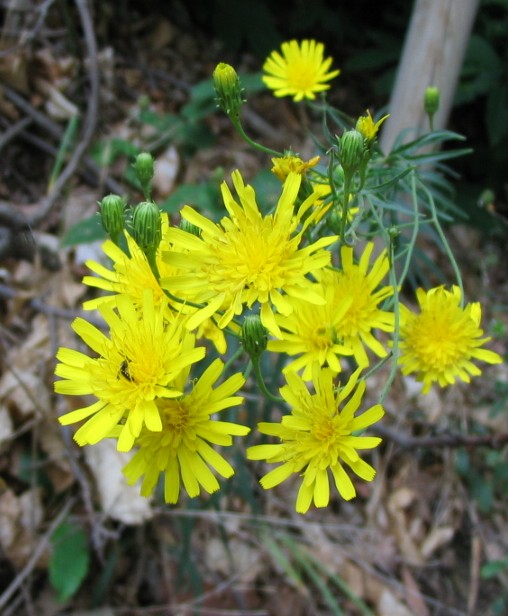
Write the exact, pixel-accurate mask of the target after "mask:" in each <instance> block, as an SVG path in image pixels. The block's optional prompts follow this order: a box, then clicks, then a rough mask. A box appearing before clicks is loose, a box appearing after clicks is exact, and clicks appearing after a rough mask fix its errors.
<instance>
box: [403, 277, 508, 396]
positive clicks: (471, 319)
mask: <svg viewBox="0 0 508 616" xmlns="http://www.w3.org/2000/svg"><path fill="white" fill-rule="evenodd" d="M416 297H417V299H418V304H419V306H420V313H419V314H415V313H413V312H411V311H410V310H409V309H408V308H406V306H404V305H401V307H400V318H401V327H400V343H399V351H400V356H399V362H400V366H401V370H402V373H403V374H411V373H415V375H416V379H417V380H418V381H421V382H423V390H422V391H423V393H427V392H428V391H429V389H430V387H431V385H432V383H435V382H437V383H439V385H440V386H441V387H445V386H447V385H452V384H453V383H455V381H456V379H457V378H459V379H461V380H462V381H464V382H466V383H469V382H470V380H471V379H470V377H471V376H478V375H480V374H481V370H480V369H479V368H478V367H477V366H476V365H475V364H473V362H472V360H474V359H477V360H481V361H484V362H487V363H488V364H499V363H501V362H502V361H503V359H502V357H501V356H500V355H498V354H497V353H495V352H494V351H489V350H487V349H482V348H480V347H482V346H483V345H484V344H485V343H486V342H489V340H490V338H484V337H482V336H483V330H482V329H480V322H481V315H482V312H481V306H480V303H479V302H473V303H471V304H467V306H465V307H462V306H461V300H462V296H461V291H460V289H459V287H457V286H452V289H451V291H447V290H446V289H445V288H444V287H443V286H439V287H435V288H433V289H430V291H424V290H423V289H418V290H417V292H416Z"/></svg>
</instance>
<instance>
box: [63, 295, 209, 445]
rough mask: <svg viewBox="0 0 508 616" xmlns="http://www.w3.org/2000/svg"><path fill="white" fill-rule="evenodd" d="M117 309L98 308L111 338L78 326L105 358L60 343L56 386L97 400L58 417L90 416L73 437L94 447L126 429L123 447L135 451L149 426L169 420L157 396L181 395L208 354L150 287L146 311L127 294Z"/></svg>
mask: <svg viewBox="0 0 508 616" xmlns="http://www.w3.org/2000/svg"><path fill="white" fill-rule="evenodd" d="M116 304H117V306H116V307H117V310H114V309H113V308H112V307H111V306H110V305H109V304H102V305H100V306H99V311H100V313H101V315H102V316H103V318H104V320H105V321H106V323H107V324H108V325H109V328H110V337H109V338H108V337H107V336H105V335H104V334H103V333H102V332H101V331H100V330H99V329H97V328H96V327H94V326H93V325H91V324H90V323H89V322H88V321H85V320H84V319H82V318H79V317H78V318H77V319H75V321H74V323H73V325H72V327H73V329H74V331H75V332H76V333H77V334H78V336H80V337H81V338H82V339H83V340H84V342H86V344H88V346H89V347H90V348H91V349H92V350H93V351H95V352H96V353H97V355H98V357H96V358H91V357H88V355H85V354H84V353H81V352H80V351H75V350H73V349H68V348H60V349H59V350H58V353H57V356H56V357H57V359H58V360H59V362H60V363H59V364H57V366H56V368H55V374H56V375H57V376H59V377H62V380H61V381H56V383H55V391H56V392H57V393H60V394H67V395H73V396H82V395H88V394H92V395H93V396H95V397H96V398H97V402H94V403H93V404H92V405H91V406H88V407H85V408H81V409H78V410H75V411H71V412H70V413H67V414H65V415H63V416H62V417H60V418H59V421H60V423H61V424H63V425H69V424H73V423H76V422H79V421H81V420H83V419H87V418H88V419H87V421H86V422H85V424H84V425H82V426H81V427H80V428H79V429H78V430H77V432H76V434H75V435H74V439H75V440H76V442H77V443H78V444H79V445H92V444H94V443H98V442H99V441H100V440H102V439H103V438H106V437H108V436H110V433H111V430H112V429H113V428H114V427H115V426H117V424H119V422H120V421H124V423H123V424H122V426H121V428H120V430H119V440H118V450H119V451H129V450H130V449H131V448H132V445H133V443H134V439H135V438H136V437H137V436H138V435H139V433H140V431H141V428H142V426H143V425H144V426H146V428H147V429H148V430H152V431H154V432H160V431H161V430H162V423H161V418H160V412H159V409H158V407H157V403H156V400H157V399H158V398H164V399H165V398H175V397H178V396H180V395H182V392H181V391H180V390H179V389H178V388H177V387H176V386H175V381H176V379H177V378H178V376H179V374H180V372H181V371H182V370H184V369H186V368H188V366H190V365H191V364H193V363H194V362H197V361H199V360H200V359H202V358H203V357H204V355H205V349H204V348H202V347H199V348H194V336H193V335H192V334H190V333H188V331H187V330H186V329H185V328H184V326H183V320H182V319H180V320H174V321H173V322H172V323H171V324H169V325H168V324H167V321H166V320H165V319H164V306H163V305H159V306H157V305H156V304H155V302H154V299H153V294H152V292H151V291H150V290H147V291H146V292H145V293H144V295H143V301H142V304H141V307H140V309H138V307H137V306H136V304H135V303H134V302H133V301H132V300H131V299H129V298H128V297H127V296H125V295H119V296H118V297H117V299H116Z"/></svg>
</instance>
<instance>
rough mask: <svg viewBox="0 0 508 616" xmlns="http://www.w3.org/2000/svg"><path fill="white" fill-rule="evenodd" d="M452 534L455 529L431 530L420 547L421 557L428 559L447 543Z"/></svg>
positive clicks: (446, 527) (443, 527) (448, 527)
mask: <svg viewBox="0 0 508 616" xmlns="http://www.w3.org/2000/svg"><path fill="white" fill-rule="evenodd" d="M454 534H455V529H454V528H452V527H451V526H441V527H437V528H433V529H432V530H431V531H430V533H429V534H428V535H427V537H426V538H425V539H424V541H423V542H422V544H421V546H420V550H421V553H422V556H423V557H424V558H425V559H426V560H427V559H429V558H430V557H431V556H432V555H433V554H434V552H435V551H436V550H438V549H439V548H441V547H443V545H446V544H447V543H449V542H450V541H451V540H452V538H453V535H454Z"/></svg>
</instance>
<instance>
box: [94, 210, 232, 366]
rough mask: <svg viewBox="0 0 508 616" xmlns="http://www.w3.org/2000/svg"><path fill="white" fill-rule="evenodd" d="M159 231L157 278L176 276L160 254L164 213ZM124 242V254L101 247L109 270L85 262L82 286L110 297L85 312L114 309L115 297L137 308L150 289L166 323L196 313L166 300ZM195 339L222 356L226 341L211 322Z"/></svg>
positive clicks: (140, 256) (140, 255)
mask: <svg viewBox="0 0 508 616" xmlns="http://www.w3.org/2000/svg"><path fill="white" fill-rule="evenodd" d="M161 227H162V233H161V241H160V244H159V248H158V250H157V255H156V263H157V269H158V270H159V274H160V276H161V277H168V276H172V275H175V274H178V273H180V270H177V269H175V268H174V267H172V266H170V265H168V264H167V262H166V261H164V260H163V259H162V253H163V251H167V250H168V249H171V248H172V247H171V245H170V244H169V242H168V231H169V228H170V226H169V219H168V215H167V214H166V213H164V212H161ZM125 238H126V242H127V254H126V253H125V252H124V251H123V250H122V249H121V248H120V247H119V246H117V245H116V244H114V243H113V242H112V241H111V240H107V241H106V242H104V244H103V246H102V250H103V251H104V254H105V255H106V256H107V257H109V259H110V260H111V262H112V264H113V269H108V268H107V267H105V266H104V265H102V264H101V263H97V262H96V261H92V260H89V261H87V262H86V266H87V267H88V268H89V269H90V270H91V271H92V272H94V274H95V276H85V277H84V278H83V282H84V284H86V285H88V286H90V287H96V288H99V289H102V290H104V291H110V292H111V294H110V295H102V296H100V297H96V298H94V299H91V300H88V301H86V302H84V303H83V308H84V309H85V310H95V309H97V308H98V307H99V306H101V305H103V304H109V305H113V306H114V305H115V302H116V299H115V298H116V296H117V295H125V296H126V297H129V298H131V299H132V300H133V301H134V303H135V304H136V305H137V306H139V305H140V304H141V301H142V297H143V293H144V292H145V290H146V289H151V291H152V293H153V297H154V301H155V304H156V305H159V304H160V305H164V306H165V318H166V319H167V320H168V321H172V320H174V319H178V320H179V319H181V318H182V315H190V314H192V313H193V312H196V308H193V307H192V306H189V305H186V304H185V303H180V302H178V301H173V300H171V299H169V298H168V296H167V295H166V294H165V292H164V290H163V289H162V288H161V286H160V284H159V281H158V280H157V278H156V277H155V276H154V274H153V272H152V269H151V267H150V264H149V263H148V260H147V258H146V255H145V253H144V252H143V251H142V250H141V248H140V247H139V246H138V245H137V243H136V241H135V240H134V238H133V237H132V236H131V235H129V234H128V233H125ZM187 299H191V298H187ZM196 336H197V337H198V338H206V339H207V340H210V341H211V342H212V343H213V344H214V346H215V348H216V349H217V352H218V353H221V354H224V353H226V351H227V341H226V337H225V336H224V332H223V331H222V330H221V329H219V328H218V327H217V326H216V325H215V323H214V322H213V321H212V320H211V319H207V320H206V321H204V322H203V323H202V324H201V325H200V327H199V329H198V330H197V332H196Z"/></svg>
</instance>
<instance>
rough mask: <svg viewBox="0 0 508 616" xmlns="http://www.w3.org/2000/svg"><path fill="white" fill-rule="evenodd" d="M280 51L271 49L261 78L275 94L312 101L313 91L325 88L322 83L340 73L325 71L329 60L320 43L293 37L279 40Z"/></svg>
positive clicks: (314, 93)
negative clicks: (282, 40)
mask: <svg viewBox="0 0 508 616" xmlns="http://www.w3.org/2000/svg"><path fill="white" fill-rule="evenodd" d="M281 51H282V54H280V53H279V52H278V51H273V52H272V53H271V54H270V56H269V57H268V58H267V60H266V62H265V63H264V65H263V71H264V72H265V73H266V75H264V76H263V81H264V83H265V84H266V85H267V86H268V87H269V88H270V89H271V90H273V91H274V95H275V96H277V97H281V96H292V97H293V100H295V101H301V100H302V99H304V98H308V99H311V100H313V99H315V98H316V93H317V92H323V91H324V90H328V88H329V87H330V85H329V84H327V83H326V82H327V81H330V79H333V78H334V77H336V76H337V75H338V74H339V73H340V71H338V70H334V71H330V70H329V69H330V67H331V65H332V62H333V60H332V58H327V59H326V60H325V59H324V58H323V54H324V45H323V43H317V42H316V41H314V40H304V41H301V43H299V42H298V41H296V40H293V41H289V42H286V43H282V46H281Z"/></svg>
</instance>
